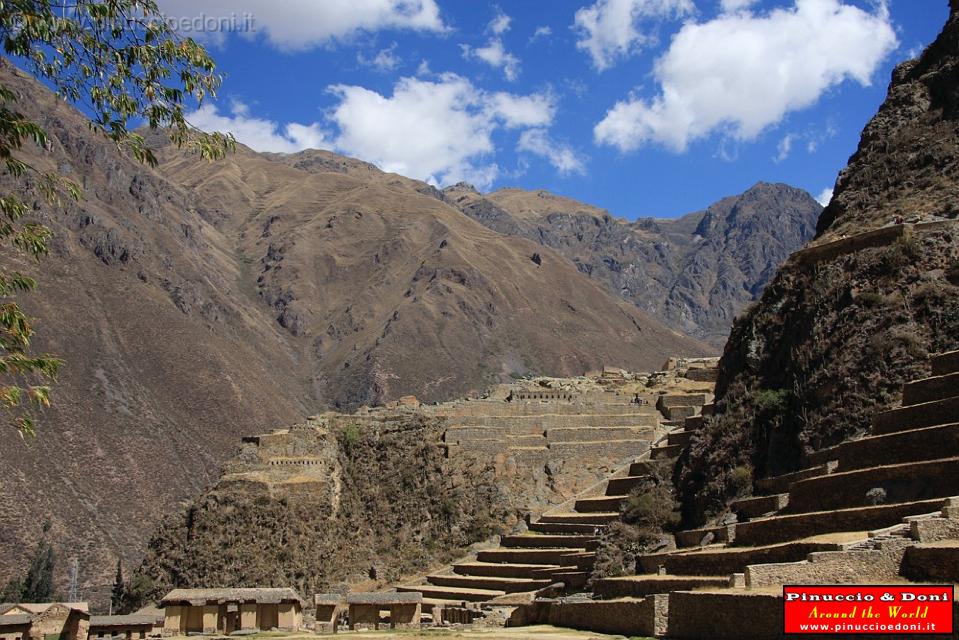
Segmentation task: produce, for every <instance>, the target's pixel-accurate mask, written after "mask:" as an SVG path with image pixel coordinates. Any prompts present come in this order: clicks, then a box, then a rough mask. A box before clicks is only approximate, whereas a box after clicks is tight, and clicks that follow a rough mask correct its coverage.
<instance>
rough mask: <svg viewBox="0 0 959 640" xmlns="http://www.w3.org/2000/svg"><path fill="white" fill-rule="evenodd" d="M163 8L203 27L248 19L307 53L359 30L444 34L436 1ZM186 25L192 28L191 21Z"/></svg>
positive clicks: (203, 2)
mask: <svg viewBox="0 0 959 640" xmlns="http://www.w3.org/2000/svg"><path fill="white" fill-rule="evenodd" d="M225 5H226V6H225ZM159 6H160V9H161V11H163V13H164V14H166V15H167V16H170V17H174V18H200V17H202V18H204V22H203V23H202V24H206V22H208V21H210V20H211V19H215V18H221V19H223V20H226V21H227V22H226V24H229V19H230V18H231V17H239V19H240V23H241V24H245V22H246V20H245V18H246V16H247V15H248V16H249V17H250V20H249V22H250V23H252V27H253V30H254V31H253V33H255V34H262V35H263V36H264V37H265V38H266V39H267V40H268V41H269V42H270V43H271V44H272V45H274V46H275V47H277V48H279V49H283V50H288V51H297V50H303V49H309V48H311V47H315V46H317V45H322V44H325V43H328V42H329V41H331V40H335V39H344V38H349V37H351V36H354V35H356V34H357V33H360V32H375V31H380V30H383V29H412V30H416V31H445V30H446V27H445V25H444V24H443V20H442V18H441V17H440V10H439V7H438V6H437V5H436V0H283V1H282V2H276V1H275V0H231V1H230V2H229V3H224V2H223V1H222V0H159ZM184 24H185V25H186V27H187V28H189V26H190V24H191V23H189V22H185V23H184ZM207 28H208V27H207ZM184 35H196V34H192V33H185V34H184ZM212 36H213V37H214V38H215V37H216V34H215V33H214V34H212Z"/></svg>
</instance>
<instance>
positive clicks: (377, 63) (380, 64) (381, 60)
mask: <svg viewBox="0 0 959 640" xmlns="http://www.w3.org/2000/svg"><path fill="white" fill-rule="evenodd" d="M356 61H357V62H359V63H360V64H362V65H364V66H367V67H373V68H374V69H376V70H377V71H381V72H383V73H386V72H388V71H393V70H394V69H396V68H397V67H399V66H400V63H401V60H400V58H399V56H397V55H396V43H395V42H394V43H393V44H391V45H390V46H388V47H387V48H385V49H380V50H379V51H377V52H376V55H375V56H372V57H368V56H365V55H363V53H362V52H360V53H357V54H356Z"/></svg>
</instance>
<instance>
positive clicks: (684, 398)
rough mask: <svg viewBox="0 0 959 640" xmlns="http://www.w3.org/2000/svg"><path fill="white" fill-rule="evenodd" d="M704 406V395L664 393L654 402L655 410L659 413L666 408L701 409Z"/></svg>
mask: <svg viewBox="0 0 959 640" xmlns="http://www.w3.org/2000/svg"><path fill="white" fill-rule="evenodd" d="M704 404H706V394H704V393H665V394H663V395H661V396H659V398H658V399H657V400H656V408H657V409H659V410H660V411H662V410H663V409H665V408H667V407H701V406H703V405H704Z"/></svg>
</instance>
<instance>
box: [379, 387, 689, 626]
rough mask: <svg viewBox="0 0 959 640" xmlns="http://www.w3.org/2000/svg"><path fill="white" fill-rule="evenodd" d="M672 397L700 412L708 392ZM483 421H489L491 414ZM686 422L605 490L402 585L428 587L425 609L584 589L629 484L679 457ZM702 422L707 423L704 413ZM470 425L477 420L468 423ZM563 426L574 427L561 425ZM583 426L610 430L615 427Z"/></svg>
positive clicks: (671, 402) (673, 424)
mask: <svg viewBox="0 0 959 640" xmlns="http://www.w3.org/2000/svg"><path fill="white" fill-rule="evenodd" d="M666 396H668V398H667V400H666V401H665V404H663V405H662V406H665V407H666V408H669V407H677V406H678V407H683V408H684V412H689V410H692V412H693V413H696V414H697V417H699V416H698V412H699V411H700V409H701V408H702V406H703V403H704V402H705V401H706V399H707V398H706V396H705V395H704V394H665V395H664V396H661V398H663V397H666ZM656 406H660V404H659V403H657V405H656ZM635 415H644V416H645V415H648V414H635ZM565 417H566V416H564V418H565ZM482 420H483V421H488V418H483V419H482ZM687 421H688V418H683V419H679V420H676V419H674V420H672V421H667V422H666V423H664V424H665V426H666V427H667V428H670V429H671V431H669V432H668V433H667V434H666V435H665V436H663V437H662V438H660V439H659V441H658V442H656V443H655V445H656V446H654V447H653V448H652V449H650V448H649V440H647V441H646V447H645V451H644V452H643V453H641V454H639V455H638V456H636V457H635V459H634V461H633V462H631V463H630V464H628V465H625V466H624V467H623V468H622V469H621V470H620V471H619V472H617V473H614V474H613V476H612V477H611V478H610V479H608V480H607V481H605V483H603V484H601V485H600V486H599V487H597V491H602V493H601V494H600V495H596V492H594V491H587V492H586V495H582V496H578V497H577V498H575V499H574V500H571V501H569V502H568V503H566V504H564V505H561V506H560V507H559V508H558V509H557V510H555V511H551V512H547V513H545V514H543V515H542V516H541V517H540V518H539V519H538V520H537V521H535V522H530V523H529V525H528V530H527V531H526V532H525V533H522V534H517V535H506V536H503V537H502V538H501V539H500V541H499V546H498V547H496V548H493V549H488V550H483V551H479V552H477V553H476V557H475V559H471V560H469V561H464V562H459V563H456V564H454V565H452V566H451V567H450V568H449V569H448V570H447V571H445V572H442V573H437V574H432V575H429V576H427V577H426V578H425V581H424V583H422V584H409V585H401V586H398V587H397V588H396V589H397V591H406V592H420V593H422V594H423V597H424V607H425V608H429V607H431V606H440V607H444V608H450V607H457V606H461V607H462V606H468V605H466V603H474V604H475V603H487V604H491V605H495V604H509V603H515V602H517V601H518V600H517V599H522V598H524V597H525V599H526V601H528V600H530V599H532V597H534V596H535V595H537V594H541V593H544V592H547V591H548V592H550V593H558V592H570V591H576V590H580V589H582V588H583V587H584V585H585V584H586V581H587V579H588V578H589V575H590V572H591V571H592V568H593V562H594V560H595V555H596V554H595V549H596V547H597V546H598V542H599V536H600V535H601V534H602V532H603V530H604V529H605V528H606V526H607V525H608V524H609V523H610V522H613V521H618V520H619V519H620V513H621V508H622V505H623V503H624V501H625V500H626V499H627V498H628V497H629V492H630V490H631V489H632V488H633V487H634V486H636V484H638V483H640V482H642V481H643V480H644V479H645V478H647V477H648V474H649V472H650V468H649V465H650V460H651V459H656V460H659V459H661V458H663V457H664V456H667V457H668V456H673V454H674V453H675V455H678V450H677V449H676V447H677V446H680V449H681V446H685V445H677V444H676V443H675V442H673V443H671V442H670V438H673V437H674V436H675V434H677V433H681V432H682V429H681V428H680V427H678V425H680V424H685V423H686V422H687ZM699 424H702V422H701V420H700V423H699ZM466 428H474V427H465V426H464V427H461V429H466ZM520 428H522V427H520ZM563 428H567V429H572V427H560V429H563ZM579 429H580V430H588V429H602V430H608V429H610V427H608V426H607V427H590V426H586V427H579ZM550 430H553V431H554V432H555V430H556V428H554V427H549V428H547V431H546V433H547V434H548V433H549V432H550ZM649 433H650V437H651V435H652V430H651V429H650V432H649ZM582 442H589V440H584V441H582ZM607 442H608V441H607ZM686 442H688V439H687V440H686ZM564 507H565V508H566V509H568V510H564Z"/></svg>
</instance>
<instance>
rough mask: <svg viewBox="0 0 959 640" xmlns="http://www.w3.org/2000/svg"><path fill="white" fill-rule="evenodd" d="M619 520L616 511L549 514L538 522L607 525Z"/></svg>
mask: <svg viewBox="0 0 959 640" xmlns="http://www.w3.org/2000/svg"><path fill="white" fill-rule="evenodd" d="M617 520H619V512H618V511H609V512H606V513H572V512H569V513H551V514H546V515H544V516H542V517H540V519H539V521H540V522H548V523H553V522H555V523H561V524H609V523H610V522H615V521H617Z"/></svg>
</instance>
